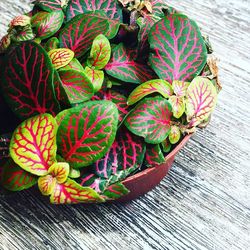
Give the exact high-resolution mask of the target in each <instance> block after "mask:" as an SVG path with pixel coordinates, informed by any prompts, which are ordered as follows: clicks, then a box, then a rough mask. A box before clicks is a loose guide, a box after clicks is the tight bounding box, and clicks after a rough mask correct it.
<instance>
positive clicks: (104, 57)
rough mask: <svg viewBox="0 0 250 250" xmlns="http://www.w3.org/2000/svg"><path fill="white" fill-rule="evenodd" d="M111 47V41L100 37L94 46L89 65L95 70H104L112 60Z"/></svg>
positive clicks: (95, 40)
mask: <svg viewBox="0 0 250 250" xmlns="http://www.w3.org/2000/svg"><path fill="white" fill-rule="evenodd" d="M110 56H111V47H110V43H109V40H108V39H107V38H106V37H105V36H104V35H102V34H100V35H98V36H97V37H96V38H95V39H94V41H93V44H92V47H91V50H90V56H89V58H88V65H90V66H92V67H94V69H103V68H104V67H105V66H106V65H107V63H108V62H109V60H110Z"/></svg>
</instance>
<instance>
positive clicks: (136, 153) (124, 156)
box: [94, 130, 146, 178]
mask: <svg viewBox="0 0 250 250" xmlns="http://www.w3.org/2000/svg"><path fill="white" fill-rule="evenodd" d="M145 150H146V148H145V144H144V142H143V141H142V139H141V138H139V137H137V136H134V135H133V134H131V133H130V132H129V131H126V130H125V131H122V132H120V133H119V134H118V136H117V138H116V140H115V141H114V143H113V144H112V146H111V148H110V150H109V152H108V153H107V154H106V155H105V156H104V157H103V158H102V159H100V160H98V161H97V162H96V163H95V164H94V166H95V173H96V174H97V175H98V176H100V177H103V178H109V177H110V176H111V175H116V174H117V173H118V171H120V170H127V169H131V168H133V170H134V169H139V168H140V167H141V164H142V162H143V159H144V154H145Z"/></svg>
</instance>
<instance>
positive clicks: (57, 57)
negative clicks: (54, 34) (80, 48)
mask: <svg viewBox="0 0 250 250" xmlns="http://www.w3.org/2000/svg"><path fill="white" fill-rule="evenodd" d="M48 55H49V57H50V59H51V61H52V64H53V65H54V67H55V69H60V68H62V67H65V66H66V65H68V64H69V63H70V62H71V60H72V59H73V58H74V56H75V53H74V52H73V51H72V50H70V49H53V50H50V51H49V52H48Z"/></svg>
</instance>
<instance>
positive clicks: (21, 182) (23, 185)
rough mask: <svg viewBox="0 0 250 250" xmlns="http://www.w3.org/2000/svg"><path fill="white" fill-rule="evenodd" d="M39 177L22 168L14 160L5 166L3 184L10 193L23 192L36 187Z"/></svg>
mask: <svg viewBox="0 0 250 250" xmlns="http://www.w3.org/2000/svg"><path fill="white" fill-rule="evenodd" d="M36 183H37V177H36V176H34V175H32V174H30V173H28V172H26V171H25V170H23V169H22V168H20V167H19V166H18V165H17V164H16V163H15V162H14V161H13V160H12V159H9V160H8V161H7V162H6V163H5V164H4V166H3V172H2V179H1V184H2V185H3V187H4V188H6V189H8V190H10V191H22V190H24V189H28V188H30V187H32V186H34V185H35V184H36Z"/></svg>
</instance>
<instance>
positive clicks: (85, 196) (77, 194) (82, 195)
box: [50, 179, 104, 204]
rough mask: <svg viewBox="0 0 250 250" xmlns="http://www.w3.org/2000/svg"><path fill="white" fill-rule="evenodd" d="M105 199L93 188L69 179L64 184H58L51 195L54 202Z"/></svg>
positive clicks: (64, 202)
mask: <svg viewBox="0 0 250 250" xmlns="http://www.w3.org/2000/svg"><path fill="white" fill-rule="evenodd" d="M103 201H104V199H103V198H102V197H101V196H100V195H99V194H98V193H97V192H96V191H95V190H93V189H92V188H89V187H82V186H81V185H79V184H78V183H76V182H75V181H73V180H71V179H68V180H67V181H66V182H64V183H63V184H56V186H55V188H54V191H53V193H52V194H51V196H50V202H51V203H53V204H76V203H93V202H103Z"/></svg>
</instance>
